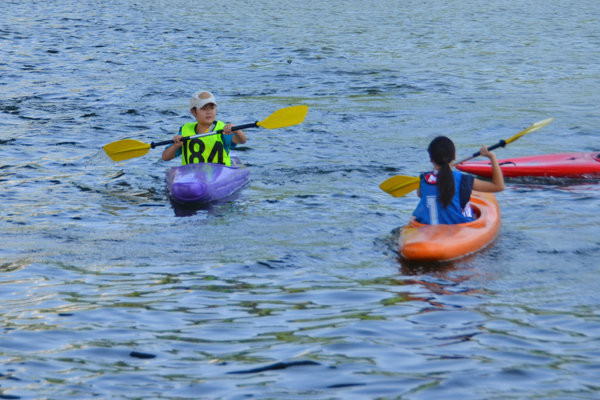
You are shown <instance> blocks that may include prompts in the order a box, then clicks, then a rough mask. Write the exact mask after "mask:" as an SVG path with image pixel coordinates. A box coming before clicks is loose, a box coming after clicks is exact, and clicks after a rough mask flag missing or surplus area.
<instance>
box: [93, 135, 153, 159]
mask: <svg viewBox="0 0 600 400" xmlns="http://www.w3.org/2000/svg"><path fill="white" fill-rule="evenodd" d="M150 147H151V146H150V145H149V144H146V143H143V142H140V141H139V140H133V139H125V140H119V141H118V142H112V143H109V144H107V145H106V146H104V151H105V152H106V154H107V155H108V156H109V157H110V158H111V159H112V160H113V161H123V160H129V159H130V158H135V157H141V156H143V155H145V154H146V153H147V152H148V150H150Z"/></svg>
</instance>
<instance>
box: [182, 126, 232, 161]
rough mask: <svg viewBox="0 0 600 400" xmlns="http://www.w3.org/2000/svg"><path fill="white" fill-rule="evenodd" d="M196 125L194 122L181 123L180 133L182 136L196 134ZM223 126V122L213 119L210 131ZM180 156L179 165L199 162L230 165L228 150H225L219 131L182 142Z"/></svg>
mask: <svg viewBox="0 0 600 400" xmlns="http://www.w3.org/2000/svg"><path fill="white" fill-rule="evenodd" d="M196 125H198V124H197V123H196V122H190V123H189V124H185V125H183V126H182V127H181V135H182V136H183V137H186V136H193V135H197V133H196ZM224 126H225V123H224V122H221V121H215V122H214V128H213V130H212V131H213V132H214V131H218V130H220V129H223V127H224ZM181 156H182V157H181V165H186V164H199V163H213V164H224V165H227V166H230V165H231V158H229V152H227V151H225V146H224V144H223V139H221V134H220V133H217V134H214V135H210V136H205V137H200V138H193V139H190V140H187V141H185V142H183V146H182V154H181Z"/></svg>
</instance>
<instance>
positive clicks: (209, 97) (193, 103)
mask: <svg viewBox="0 0 600 400" xmlns="http://www.w3.org/2000/svg"><path fill="white" fill-rule="evenodd" d="M208 103H213V104H214V105H215V106H216V105H217V100H216V99H215V96H213V94H212V93H211V92H203V91H200V92H196V93H194V94H193V95H192V98H191V99H190V107H191V108H194V107H196V108H202V107H204V106H205V105H207V104H208Z"/></svg>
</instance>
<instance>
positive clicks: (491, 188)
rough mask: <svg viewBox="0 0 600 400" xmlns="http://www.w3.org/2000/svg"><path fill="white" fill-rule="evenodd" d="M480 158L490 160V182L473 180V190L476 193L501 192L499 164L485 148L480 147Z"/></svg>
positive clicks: (493, 155) (502, 188)
mask: <svg viewBox="0 0 600 400" xmlns="http://www.w3.org/2000/svg"><path fill="white" fill-rule="evenodd" d="M479 152H480V153H481V155H482V156H484V157H487V158H489V159H490V161H491V163H492V181H491V182H488V181H482V180H479V179H475V180H473V190H477V191H478V192H491V193H495V192H501V191H503V190H504V176H503V175H502V170H501V169H500V164H498V160H496V155H495V154H494V153H492V152H491V151H489V150H488V148H487V146H485V145H484V146H481V149H480V150H479Z"/></svg>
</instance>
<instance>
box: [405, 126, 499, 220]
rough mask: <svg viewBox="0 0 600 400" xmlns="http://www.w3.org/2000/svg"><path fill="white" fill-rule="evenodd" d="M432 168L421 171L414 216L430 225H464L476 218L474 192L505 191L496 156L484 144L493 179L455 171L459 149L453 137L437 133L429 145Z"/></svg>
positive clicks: (482, 150) (483, 147)
mask: <svg viewBox="0 0 600 400" xmlns="http://www.w3.org/2000/svg"><path fill="white" fill-rule="evenodd" d="M427 151H428V152H429V157H430V161H431V163H432V164H433V171H431V172H428V173H425V174H421V183H420V186H419V189H418V190H417V195H418V196H419V197H420V198H421V200H420V201H419V204H418V205H417V208H416V209H415V211H414V213H413V215H414V216H415V218H416V220H417V221H418V222H421V223H423V224H429V225H438V224H461V223H465V222H470V221H473V220H474V217H473V211H472V209H471V205H470V203H469V201H470V198H471V191H472V190H476V191H479V192H492V193H495V192H501V191H502V190H504V177H503V176H502V170H501V169H500V165H498V161H497V160H496V155H495V154H494V153H493V152H491V151H489V150H488V149H487V146H485V145H484V146H481V149H480V150H479V151H480V152H481V155H482V156H484V157H487V158H489V159H490V161H491V164H492V182H488V181H482V180H479V179H475V178H474V177H473V176H471V175H465V174H462V173H460V172H458V171H453V170H452V167H453V163H454V161H455V160H456V149H455V147H454V143H453V142H452V140H450V139H449V138H447V137H445V136H438V137H436V138H435V139H433V140H432V141H431V143H430V144H429V147H428V148H427Z"/></svg>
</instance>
